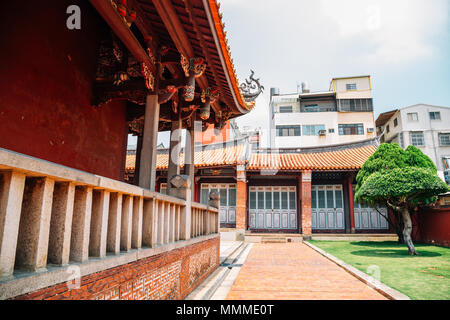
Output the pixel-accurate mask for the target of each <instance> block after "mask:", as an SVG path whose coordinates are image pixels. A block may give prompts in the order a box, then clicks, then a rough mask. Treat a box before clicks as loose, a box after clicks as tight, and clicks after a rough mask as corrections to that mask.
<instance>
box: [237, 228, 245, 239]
mask: <svg viewBox="0 0 450 320" xmlns="http://www.w3.org/2000/svg"><path fill="white" fill-rule="evenodd" d="M244 240H245V230H244V229H236V241H244Z"/></svg>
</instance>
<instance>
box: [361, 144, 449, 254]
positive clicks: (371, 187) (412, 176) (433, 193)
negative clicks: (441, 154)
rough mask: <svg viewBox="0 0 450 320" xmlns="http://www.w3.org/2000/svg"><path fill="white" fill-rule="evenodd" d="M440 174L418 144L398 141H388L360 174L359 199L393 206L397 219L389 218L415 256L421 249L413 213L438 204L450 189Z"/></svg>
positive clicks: (376, 204) (378, 204)
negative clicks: (414, 235) (416, 240)
mask: <svg viewBox="0 0 450 320" xmlns="http://www.w3.org/2000/svg"><path fill="white" fill-rule="evenodd" d="M436 173H437V170H436V166H435V165H434V164H433V162H432V161H431V160H430V158H428V157H427V156H426V155H425V154H423V153H422V151H420V150H419V149H417V148H416V147H414V146H409V147H408V148H407V149H406V150H403V149H402V148H401V147H400V146H399V145H398V144H394V143H393V144H387V143H384V144H381V145H380V146H379V147H378V149H377V151H375V153H374V154H373V155H372V156H371V157H370V158H369V159H368V160H367V161H366V162H365V163H364V165H363V167H362V168H361V170H360V172H359V173H358V175H357V176H356V182H357V185H356V194H355V201H358V202H363V203H368V204H370V205H373V206H386V207H388V208H391V209H392V210H393V211H394V213H395V215H396V219H395V222H392V221H391V220H389V219H388V221H389V223H390V224H391V225H394V227H395V229H396V230H397V234H398V235H399V239H402V240H403V241H404V242H405V243H406V245H407V246H408V252H409V254H411V255H417V251H416V249H415V248H414V244H413V242H412V239H411V231H412V222H411V215H410V212H411V211H413V210H414V209H415V208H417V207H419V206H428V205H432V204H434V203H435V202H436V201H437V195H439V194H441V193H444V192H447V191H448V190H449V188H448V187H447V185H446V184H445V183H444V182H443V181H442V180H441V179H440V178H439V177H438V176H437V174H436Z"/></svg>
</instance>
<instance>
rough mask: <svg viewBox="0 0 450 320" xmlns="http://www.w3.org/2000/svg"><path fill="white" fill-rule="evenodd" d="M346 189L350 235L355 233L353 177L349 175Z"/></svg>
mask: <svg viewBox="0 0 450 320" xmlns="http://www.w3.org/2000/svg"><path fill="white" fill-rule="evenodd" d="M347 189H348V207H349V210H350V230H351V233H355V204H354V202H353V175H350V176H349V177H348V179H347Z"/></svg>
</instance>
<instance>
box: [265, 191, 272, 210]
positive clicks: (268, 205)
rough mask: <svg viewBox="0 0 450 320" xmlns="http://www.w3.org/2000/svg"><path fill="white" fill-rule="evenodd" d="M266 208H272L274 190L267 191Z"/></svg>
mask: <svg viewBox="0 0 450 320" xmlns="http://www.w3.org/2000/svg"><path fill="white" fill-rule="evenodd" d="M266 209H272V192H266Z"/></svg>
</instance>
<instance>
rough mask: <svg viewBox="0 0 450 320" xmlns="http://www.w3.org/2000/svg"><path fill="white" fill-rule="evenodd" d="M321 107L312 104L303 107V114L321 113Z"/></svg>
mask: <svg viewBox="0 0 450 320" xmlns="http://www.w3.org/2000/svg"><path fill="white" fill-rule="evenodd" d="M319 111H320V109H319V106H318V105H317V104H310V105H307V106H304V107H303V112H319Z"/></svg>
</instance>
